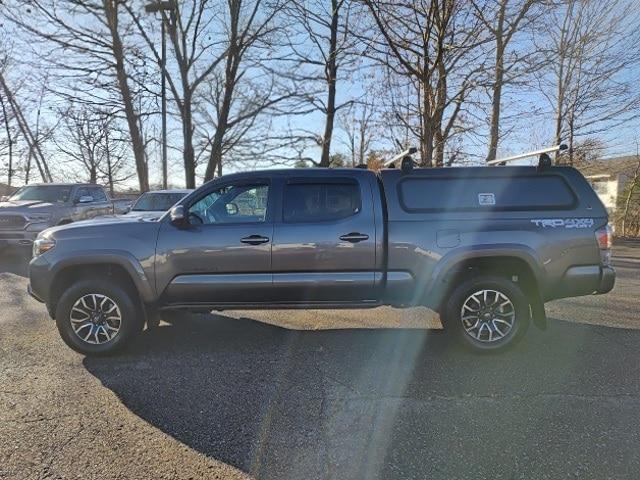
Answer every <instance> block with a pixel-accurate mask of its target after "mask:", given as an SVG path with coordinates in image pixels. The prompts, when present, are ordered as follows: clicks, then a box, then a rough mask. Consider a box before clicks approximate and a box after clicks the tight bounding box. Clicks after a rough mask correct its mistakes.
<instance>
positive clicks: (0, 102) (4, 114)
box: [0, 95, 13, 187]
mask: <svg viewBox="0 0 640 480" xmlns="http://www.w3.org/2000/svg"><path fill="white" fill-rule="evenodd" d="M0 106H2V118H4V128H5V130H6V131H7V140H8V142H9V152H8V154H9V171H8V172H7V186H9V187H11V180H12V179H13V138H12V136H11V128H10V126H9V116H8V114H7V108H6V106H5V104H4V97H3V96H2V95H0Z"/></svg>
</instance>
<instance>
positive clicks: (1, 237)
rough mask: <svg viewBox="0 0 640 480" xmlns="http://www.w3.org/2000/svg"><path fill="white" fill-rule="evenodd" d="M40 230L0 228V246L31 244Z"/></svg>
mask: <svg viewBox="0 0 640 480" xmlns="http://www.w3.org/2000/svg"><path fill="white" fill-rule="evenodd" d="M38 233H40V232H31V231H27V230H9V231H7V230H0V246H25V247H26V246H31V245H33V241H34V240H35V239H36V237H37V236H38Z"/></svg>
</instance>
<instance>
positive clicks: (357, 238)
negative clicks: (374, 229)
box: [340, 232, 369, 243]
mask: <svg viewBox="0 0 640 480" xmlns="http://www.w3.org/2000/svg"><path fill="white" fill-rule="evenodd" d="M340 240H344V241H345V242H351V243H358V242H364V241H365V240H369V235H365V234H364V233H358V232H351V233H347V234H346V235H342V236H341V237H340Z"/></svg>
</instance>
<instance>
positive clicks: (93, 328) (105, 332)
mask: <svg viewBox="0 0 640 480" xmlns="http://www.w3.org/2000/svg"><path fill="white" fill-rule="evenodd" d="M143 318H144V316H143V315H142V312H141V311H140V308H139V306H138V302H136V301H135V297H134V296H133V295H132V294H131V293H130V292H128V291H127V290H126V289H124V288H122V287H121V286H119V285H118V284H116V283H115V282H111V281H108V280H90V279H85V280H79V281H78V282H76V283H74V284H72V285H71V286H70V287H69V288H68V289H67V290H66V291H65V292H64V294H63V295H62V296H61V297H60V300H59V301H58V304H57V307H56V325H57V327H58V331H59V332H60V336H61V337H62V339H63V340H64V342H65V343H66V344H67V345H68V346H69V347H71V348H72V349H74V350H75V351H76V352H79V353H82V354H84V355H89V356H92V355H107V354H110V353H113V352H115V351H117V350H120V349H122V348H123V347H124V346H125V345H126V344H127V342H129V341H130V340H131V339H132V338H133V337H134V336H135V335H136V334H138V333H139V332H140V330H141V329H142V325H143V323H144V320H143Z"/></svg>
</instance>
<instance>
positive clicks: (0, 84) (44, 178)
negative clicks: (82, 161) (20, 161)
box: [0, 73, 53, 183]
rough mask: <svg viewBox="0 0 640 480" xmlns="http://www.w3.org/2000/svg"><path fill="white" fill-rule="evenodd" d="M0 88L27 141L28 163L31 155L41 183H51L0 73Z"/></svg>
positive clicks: (34, 138) (23, 120)
mask: <svg viewBox="0 0 640 480" xmlns="http://www.w3.org/2000/svg"><path fill="white" fill-rule="evenodd" d="M0 87H2V90H3V92H4V94H5V96H6V97H7V101H8V102H9V106H10V107H11V111H12V112H13V114H14V116H15V118H16V121H17V122H18V127H19V128H20V131H21V132H22V135H23V136H24V138H25V140H26V141H27V144H28V145H29V160H28V162H29V163H30V162H31V156H32V155H33V157H34V159H35V161H36V166H37V167H38V171H39V173H40V177H41V178H42V181H43V182H45V183H47V182H52V181H53V179H52V177H51V172H50V171H49V167H48V166H47V161H46V160H45V158H44V155H43V154H42V150H41V149H40V145H38V139H37V138H36V137H34V135H33V132H32V131H31V129H30V128H29V125H28V124H27V121H26V119H25V118H24V115H23V114H22V110H21V109H20V107H19V106H18V104H17V103H16V100H15V98H14V97H13V95H12V93H11V90H9V86H8V85H7V83H6V82H5V79H4V76H3V75H2V73H0ZM38 155H39V157H38ZM30 167H31V166H30V165H28V169H30ZM27 178H28V175H27Z"/></svg>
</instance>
